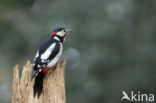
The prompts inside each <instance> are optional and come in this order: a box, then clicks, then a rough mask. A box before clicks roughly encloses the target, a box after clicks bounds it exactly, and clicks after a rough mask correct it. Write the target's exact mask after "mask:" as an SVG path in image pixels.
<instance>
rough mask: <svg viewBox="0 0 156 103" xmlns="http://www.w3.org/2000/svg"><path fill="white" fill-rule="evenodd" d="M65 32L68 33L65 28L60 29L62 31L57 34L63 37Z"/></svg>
mask: <svg viewBox="0 0 156 103" xmlns="http://www.w3.org/2000/svg"><path fill="white" fill-rule="evenodd" d="M65 34H66V33H65V32H64V30H62V31H60V32H58V33H57V35H59V36H61V37H63V36H64V35H65Z"/></svg>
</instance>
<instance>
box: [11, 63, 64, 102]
mask: <svg viewBox="0 0 156 103" xmlns="http://www.w3.org/2000/svg"><path fill="white" fill-rule="evenodd" d="M65 64H66V61H63V62H60V63H59V64H58V65H57V68H56V69H55V70H53V71H52V72H51V73H50V74H49V75H48V77H46V78H45V79H44V84H43V92H42V94H41V96H40V98H39V99H38V98H37V96H36V97H35V98H34V97H33V84H34V80H32V81H31V80H30V74H31V70H32V64H31V63H30V61H27V64H26V65H25V66H24V67H23V71H22V77H21V78H19V66H18V65H16V66H15V67H14V72H13V83H12V103H65V102H66V96H65V82H64V70H65Z"/></svg>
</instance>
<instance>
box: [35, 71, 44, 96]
mask: <svg viewBox="0 0 156 103" xmlns="http://www.w3.org/2000/svg"><path fill="white" fill-rule="evenodd" d="M43 79H44V74H43V73H42V72H40V73H39V74H38V75H37V76H36V78H35V84H34V87H33V89H34V97H35V96H36V94H37V93H38V98H39V97H40V95H41V93H42V89H43Z"/></svg>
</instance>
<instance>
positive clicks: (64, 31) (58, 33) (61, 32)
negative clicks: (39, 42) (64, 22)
mask: <svg viewBox="0 0 156 103" xmlns="http://www.w3.org/2000/svg"><path fill="white" fill-rule="evenodd" d="M70 31H72V30H71V29H65V28H56V29H54V30H53V32H52V33H51V35H52V36H59V37H65V36H66V35H67V33H68V32H70Z"/></svg>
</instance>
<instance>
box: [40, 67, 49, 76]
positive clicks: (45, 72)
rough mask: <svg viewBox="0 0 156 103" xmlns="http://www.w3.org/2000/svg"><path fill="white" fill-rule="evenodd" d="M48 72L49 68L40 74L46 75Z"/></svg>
mask: <svg viewBox="0 0 156 103" xmlns="http://www.w3.org/2000/svg"><path fill="white" fill-rule="evenodd" d="M49 70H50V68H45V69H43V70H42V73H43V74H44V75H46V74H47V73H48V71H49Z"/></svg>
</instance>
